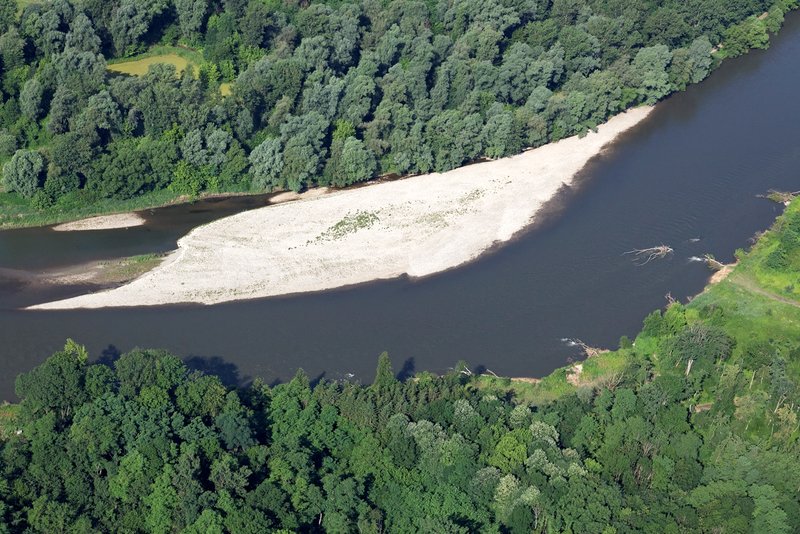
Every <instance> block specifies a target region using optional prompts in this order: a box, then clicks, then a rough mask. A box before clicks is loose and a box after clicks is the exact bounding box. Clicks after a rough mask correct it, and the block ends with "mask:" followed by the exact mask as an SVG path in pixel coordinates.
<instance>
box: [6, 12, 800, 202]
mask: <svg viewBox="0 0 800 534" xmlns="http://www.w3.org/2000/svg"><path fill="white" fill-rule="evenodd" d="M23 4H24V8H21V9H18V5H17V3H16V2H14V1H13V0H0V67H1V68H2V70H0V74H2V83H1V84H0V90H1V92H2V105H0V161H5V165H4V169H3V177H4V179H3V185H4V188H5V189H6V190H7V191H14V192H15V194H17V195H19V197H23V198H26V199H29V200H28V201H27V202H30V203H31V204H32V205H33V206H35V207H38V208H39V209H42V210H44V209H58V210H69V209H70V207H75V206H80V205H86V204H89V203H92V202H95V201H97V200H100V199H109V198H110V199H127V198H132V197H137V196H139V195H142V194H143V193H146V192H149V191H155V190H161V189H167V188H169V189H170V190H172V191H173V192H174V193H175V194H176V195H177V194H189V195H194V194H197V193H199V192H201V191H247V190H272V189H275V188H291V189H294V190H300V189H302V188H304V187H307V186H310V185H314V184H327V185H335V186H344V185H348V184H351V183H354V182H358V181H362V180H366V179H369V178H371V177H373V176H375V175H377V174H381V173H390V172H394V173H400V174H405V173H423V172H427V171H432V170H436V171H442V170H446V169H451V168H454V167H456V166H459V165H461V164H463V163H465V162H467V161H470V160H473V159H475V158H478V157H481V156H486V157H491V158H496V157H501V156H505V155H509V154H513V153H516V152H519V151H520V150H521V149H522V148H523V147H528V146H538V145H541V144H543V143H546V142H548V141H553V140H557V139H560V138H563V137H565V136H569V135H573V134H581V133H584V132H586V131H587V130H588V129H590V128H593V127H595V126H596V125H598V124H599V123H601V122H602V121H604V120H605V119H607V118H608V117H609V116H611V115H613V114H615V113H618V112H620V111H622V110H624V109H626V108H628V107H630V106H633V105H637V104H642V103H653V102H656V101H657V100H659V99H661V98H663V97H664V96H666V95H668V94H669V93H670V92H672V91H676V90H682V89H683V88H685V87H686V86H687V84H690V83H694V82H698V81H700V80H702V79H703V78H704V77H705V76H706V75H707V74H708V73H709V71H710V69H711V68H712V67H713V61H714V58H715V57H724V56H734V55H738V54H741V53H744V52H745V51H747V50H748V49H749V48H751V47H764V46H766V45H767V41H768V32H769V31H776V30H777V29H778V28H779V27H780V24H781V22H782V20H783V16H784V13H785V12H786V11H787V10H788V9H790V8H791V7H794V6H795V4H796V2H795V1H793V0H778V2H777V3H774V2H773V0H690V1H683V0H667V1H659V2H655V1H652V0H624V1H623V0H553V1H552V2H551V1H548V0H481V1H480V2H478V1H475V0H441V1H434V0H429V1H427V2H423V1H415V0H393V1H379V0H361V1H352V2H350V1H340V0H336V1H333V0H331V1H324V2H314V3H307V2H297V1H296V0H284V1H282V2H281V1H278V0H47V1H43V2H37V1H34V2H23ZM714 47H717V48H718V49H719V51H718V52H717V53H716V55H713V50H714ZM720 47H721V49H720ZM164 49H166V50H171V51H173V52H175V53H178V54H184V55H187V54H188V55H190V56H191V58H193V62H194V67H191V68H185V69H184V70H183V71H182V72H178V71H177V70H176V69H175V67H173V66H171V65H168V64H156V65H153V66H152V67H151V68H150V70H149V72H146V73H142V75H139V76H131V75H122V74H119V73H116V72H113V71H110V70H109V69H107V66H108V65H109V64H110V63H111V64H115V65H116V64H118V63H119V62H120V61H124V60H125V59H126V58H132V57H139V56H141V55H144V56H145V57H146V56H147V55H152V54H155V53H156V52H157V51H158V50H164ZM228 83H232V88H230V87H229V88H226V90H224V91H220V86H221V84H228ZM228 93H231V94H228Z"/></svg>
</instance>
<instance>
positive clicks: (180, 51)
mask: <svg viewBox="0 0 800 534" xmlns="http://www.w3.org/2000/svg"><path fill="white" fill-rule="evenodd" d="M158 64H167V65H173V66H174V67H175V70H176V71H177V73H178V75H181V74H183V72H185V71H186V69H188V68H191V69H192V74H193V75H194V76H199V75H200V67H202V66H203V65H205V64H206V61H205V59H204V58H203V54H201V53H200V52H198V51H197V50H192V49H190V48H184V47H180V46H163V45H159V46H154V47H153V48H151V49H150V50H148V51H147V52H144V53H142V54H138V55H136V56H133V57H129V58H118V59H112V60H109V61H108V66H107V69H108V70H109V71H112V72H117V73H119V74H127V75H129V76H144V75H145V74H147V72H148V71H149V70H150V67H152V66H153V65H158ZM219 92H220V94H221V95H222V96H229V95H231V94H232V93H233V84H232V83H229V82H227V83H222V84H220V86H219Z"/></svg>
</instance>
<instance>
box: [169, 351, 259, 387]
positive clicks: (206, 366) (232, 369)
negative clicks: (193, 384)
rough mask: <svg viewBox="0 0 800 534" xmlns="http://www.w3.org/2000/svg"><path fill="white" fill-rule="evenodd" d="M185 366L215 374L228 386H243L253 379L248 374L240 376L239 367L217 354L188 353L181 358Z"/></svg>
mask: <svg viewBox="0 0 800 534" xmlns="http://www.w3.org/2000/svg"><path fill="white" fill-rule="evenodd" d="M183 363H185V364H186V367H188V368H189V369H191V370H193V371H201V372H203V373H205V374H207V375H216V376H218V377H219V379H220V380H221V381H222V383H223V384H224V385H226V386H228V387H244V386H247V385H249V384H250V383H251V382H252V381H253V379H252V378H251V377H249V376H244V377H242V376H240V375H239V368H238V367H237V366H236V365H235V364H233V363H231V362H227V361H225V360H224V359H222V358H221V357H219V356H196V355H190V356H188V357H187V358H185V359H184V360H183Z"/></svg>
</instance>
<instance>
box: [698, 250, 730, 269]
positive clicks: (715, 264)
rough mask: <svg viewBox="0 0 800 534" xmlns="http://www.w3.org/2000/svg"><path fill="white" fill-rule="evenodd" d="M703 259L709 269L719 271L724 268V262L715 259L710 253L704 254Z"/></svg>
mask: <svg viewBox="0 0 800 534" xmlns="http://www.w3.org/2000/svg"><path fill="white" fill-rule="evenodd" d="M703 259H704V260H705V262H706V265H708V268H709V269H713V270H714V271H720V270H722V269H724V268H725V264H724V263H722V262H721V261H719V260H717V259H716V258H715V257H714V256H712V255H711V254H704V255H703Z"/></svg>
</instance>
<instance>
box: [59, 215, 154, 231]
mask: <svg viewBox="0 0 800 534" xmlns="http://www.w3.org/2000/svg"><path fill="white" fill-rule="evenodd" d="M143 224H144V218H143V217H142V216H141V215H139V214H138V213H118V214H116V215H102V216H100V217H90V218H89V219H81V220H80V221H74V222H68V223H64V224H59V225H58V226H54V227H53V230H55V231H56V232H82V231H86V230H113V229H115V228H131V227H133V226H141V225H143Z"/></svg>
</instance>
